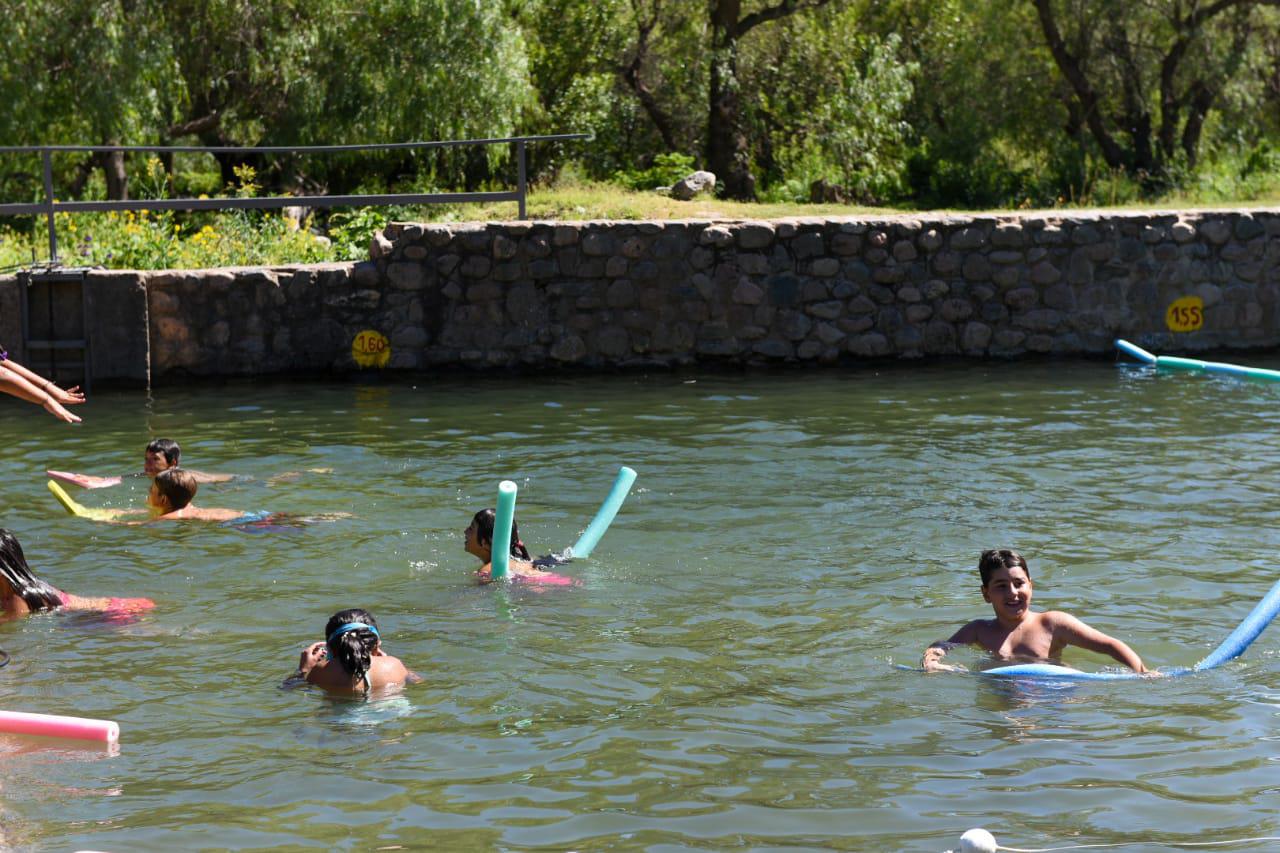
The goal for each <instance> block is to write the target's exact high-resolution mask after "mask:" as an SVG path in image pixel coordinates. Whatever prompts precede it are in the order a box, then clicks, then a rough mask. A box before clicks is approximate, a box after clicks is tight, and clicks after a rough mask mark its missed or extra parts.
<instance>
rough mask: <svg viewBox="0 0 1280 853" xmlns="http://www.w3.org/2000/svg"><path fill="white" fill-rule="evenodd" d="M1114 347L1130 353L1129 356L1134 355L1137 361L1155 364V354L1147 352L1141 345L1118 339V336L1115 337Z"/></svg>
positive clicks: (1127, 353)
mask: <svg viewBox="0 0 1280 853" xmlns="http://www.w3.org/2000/svg"><path fill="white" fill-rule="evenodd" d="M1116 349H1118V350H1120V352H1122V353H1125V354H1126V355H1131V356H1133V357H1134V358H1136V359H1137V360H1138V361H1141V362H1143V363H1145V364H1155V363H1156V356H1154V355H1152V354H1151V353H1149V352H1147V351H1146V350H1144V349H1143V348H1142V347H1138V346H1134V345H1133V344H1131V343H1129V342H1128V341H1125V340H1120V339H1118V338H1117V339H1116Z"/></svg>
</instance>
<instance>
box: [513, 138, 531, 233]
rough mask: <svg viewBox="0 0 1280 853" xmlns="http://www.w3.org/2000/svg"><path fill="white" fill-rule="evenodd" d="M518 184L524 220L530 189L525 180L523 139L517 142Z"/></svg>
mask: <svg viewBox="0 0 1280 853" xmlns="http://www.w3.org/2000/svg"><path fill="white" fill-rule="evenodd" d="M516 184H517V185H518V188H517V190H516V192H518V193H520V218H521V219H524V218H525V204H524V198H525V195H526V193H527V192H528V189H527V187H526V186H525V178H524V140H523V139H521V140H519V141H518V142H516Z"/></svg>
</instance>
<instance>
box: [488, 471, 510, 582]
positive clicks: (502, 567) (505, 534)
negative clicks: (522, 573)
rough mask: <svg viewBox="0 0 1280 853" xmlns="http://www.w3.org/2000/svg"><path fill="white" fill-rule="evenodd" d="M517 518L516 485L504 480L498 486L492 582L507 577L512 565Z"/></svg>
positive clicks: (491, 559) (491, 557) (491, 565)
mask: <svg viewBox="0 0 1280 853" xmlns="http://www.w3.org/2000/svg"><path fill="white" fill-rule="evenodd" d="M515 518H516V484H515V483H513V482H511V481H510V480H503V481H502V482H501V483H499V484H498V507H497V509H496V510H494V514H493V548H492V551H491V553H490V561H489V565H490V573H489V577H490V578H491V579H492V580H495V581H496V580H502V579H503V578H505V577H506V576H507V568H508V566H509V565H510V564H511V524H512V522H514V521H515Z"/></svg>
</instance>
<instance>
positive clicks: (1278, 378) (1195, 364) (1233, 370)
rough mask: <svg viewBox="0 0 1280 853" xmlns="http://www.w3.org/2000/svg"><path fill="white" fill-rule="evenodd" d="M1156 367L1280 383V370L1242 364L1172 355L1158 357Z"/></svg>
mask: <svg viewBox="0 0 1280 853" xmlns="http://www.w3.org/2000/svg"><path fill="white" fill-rule="evenodd" d="M1156 367H1165V368H1170V369H1173V370H1203V371H1205V372H1206V373H1225V374H1227V375H1228V376H1239V377H1241V378H1243V379H1267V380H1269V381H1271V382H1280V370H1267V369H1266V368H1263V367H1245V366H1243V365H1240V364H1227V363H1226V362H1222V361H1201V360H1200V359H1198V358H1178V357H1176V356H1172V355H1162V356H1157V357H1156Z"/></svg>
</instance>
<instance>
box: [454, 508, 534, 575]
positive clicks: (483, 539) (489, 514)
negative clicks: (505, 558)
mask: <svg viewBox="0 0 1280 853" xmlns="http://www.w3.org/2000/svg"><path fill="white" fill-rule="evenodd" d="M495 515H496V513H495V512H494V511H493V510H492V509H482V510H480V511H479V512H477V513H476V514H475V516H474V517H473V518H472V519H471V524H470V525H468V527H467V529H466V530H465V531H464V532H463V535H464V536H465V537H466V548H467V553H468V554H471V555H472V556H474V557H479V558H480V559H481V560H482V561H484V562H486V563H487V562H489V561H490V560H491V559H492V558H493V521H494V516H495ZM511 556H513V557H518V558H520V559H521V560H530V559H532V558H531V557H530V556H529V549H528V548H526V547H524V543H523V542H521V541H520V530H519V528H518V527H517V526H516V521H515V519H514V518H513V519H511Z"/></svg>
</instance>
